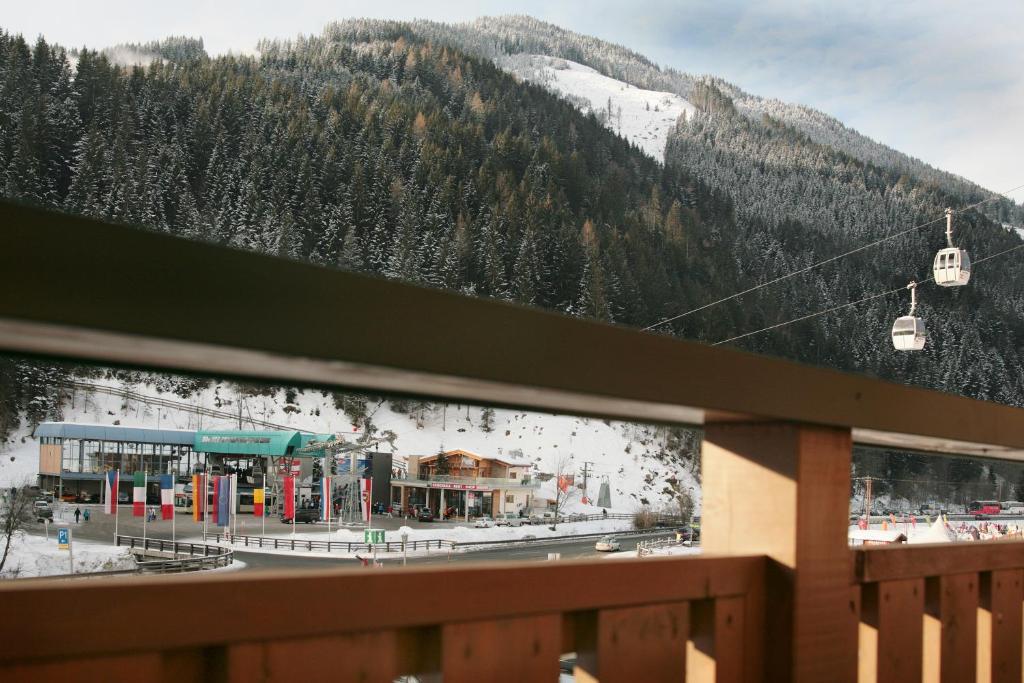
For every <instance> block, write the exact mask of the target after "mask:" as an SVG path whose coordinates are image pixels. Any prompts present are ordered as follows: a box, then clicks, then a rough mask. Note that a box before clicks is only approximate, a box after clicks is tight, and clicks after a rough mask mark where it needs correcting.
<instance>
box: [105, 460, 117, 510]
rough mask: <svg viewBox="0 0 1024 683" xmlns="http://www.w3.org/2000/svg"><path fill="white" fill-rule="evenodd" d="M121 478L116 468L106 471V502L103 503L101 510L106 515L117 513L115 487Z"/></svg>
mask: <svg viewBox="0 0 1024 683" xmlns="http://www.w3.org/2000/svg"><path fill="white" fill-rule="evenodd" d="M120 480H121V473H120V472H119V471H117V470H110V471H109V472H107V479H106V484H105V487H106V496H107V498H106V501H107V502H106V503H104V504H103V511H104V512H106V513H107V514H108V515H116V514H117V488H118V484H119V483H120Z"/></svg>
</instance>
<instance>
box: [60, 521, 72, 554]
mask: <svg viewBox="0 0 1024 683" xmlns="http://www.w3.org/2000/svg"><path fill="white" fill-rule="evenodd" d="M70 548H71V529H69V528H68V527H66V526H62V527H59V528H58V529H57V550H69V549H70Z"/></svg>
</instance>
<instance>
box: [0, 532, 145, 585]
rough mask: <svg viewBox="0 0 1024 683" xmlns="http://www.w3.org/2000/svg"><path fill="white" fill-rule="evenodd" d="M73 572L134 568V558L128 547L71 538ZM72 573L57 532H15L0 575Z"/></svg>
mask: <svg viewBox="0 0 1024 683" xmlns="http://www.w3.org/2000/svg"><path fill="white" fill-rule="evenodd" d="M72 547H73V548H74V561H75V573H76V574H87V573H90V572H99V571H113V570H119V569H134V568H135V558H134V557H133V556H132V554H131V552H129V549H128V548H118V547H116V546H109V545H102V544H98V543H90V542H88V541H74V545H73V546H72ZM69 573H71V568H70V565H69V564H68V551H66V550H58V549H57V533H56V530H52V532H51V534H50V538H49V540H47V539H46V538H44V537H42V536H33V535H31V534H18V535H17V537H16V538H15V539H14V541H13V542H12V544H11V552H10V554H9V555H8V556H7V562H6V563H5V564H4V568H3V571H2V572H0V578H3V579H13V578H29V577H34V576H55V575H58V574H69Z"/></svg>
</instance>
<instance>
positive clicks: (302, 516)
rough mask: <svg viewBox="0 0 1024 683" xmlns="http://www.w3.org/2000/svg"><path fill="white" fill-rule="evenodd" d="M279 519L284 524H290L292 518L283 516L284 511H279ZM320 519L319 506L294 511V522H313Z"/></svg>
mask: <svg viewBox="0 0 1024 683" xmlns="http://www.w3.org/2000/svg"><path fill="white" fill-rule="evenodd" d="M281 521H282V522H284V523H286V524H291V521H292V518H291V517H287V516H285V513H283V512H282V513H281ZM319 521H320V508H299V509H298V510H296V511H295V523H296V524H300V523H302V524H312V523H313V522H319Z"/></svg>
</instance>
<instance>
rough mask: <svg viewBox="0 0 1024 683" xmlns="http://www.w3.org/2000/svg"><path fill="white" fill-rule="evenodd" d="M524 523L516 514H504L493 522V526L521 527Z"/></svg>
mask: <svg viewBox="0 0 1024 683" xmlns="http://www.w3.org/2000/svg"><path fill="white" fill-rule="evenodd" d="M524 521H525V520H523V518H522V517H520V516H519V515H517V514H516V513H514V512H506V513H505V514H503V515H502V516H501V517H498V518H497V519H496V520H494V524H495V526H509V527H511V526H522V525H523V522H524Z"/></svg>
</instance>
